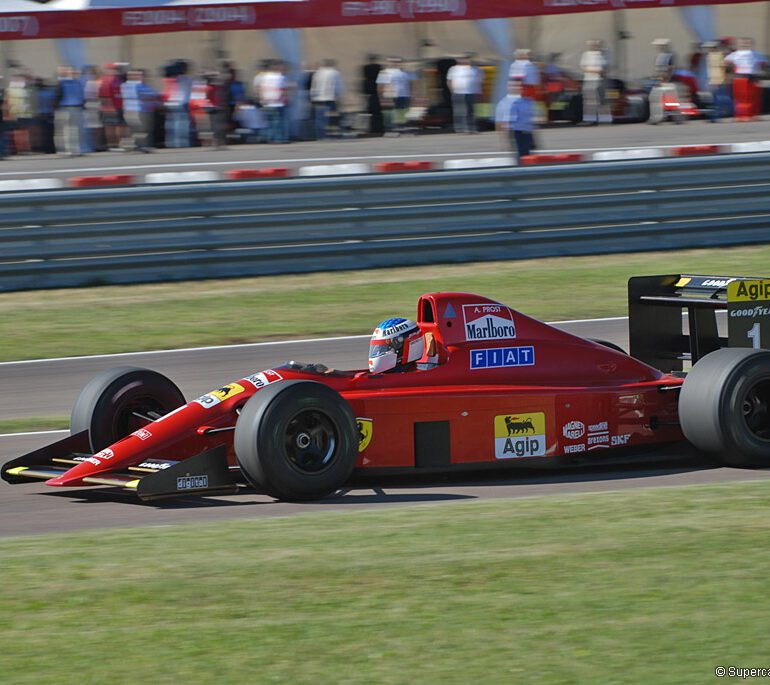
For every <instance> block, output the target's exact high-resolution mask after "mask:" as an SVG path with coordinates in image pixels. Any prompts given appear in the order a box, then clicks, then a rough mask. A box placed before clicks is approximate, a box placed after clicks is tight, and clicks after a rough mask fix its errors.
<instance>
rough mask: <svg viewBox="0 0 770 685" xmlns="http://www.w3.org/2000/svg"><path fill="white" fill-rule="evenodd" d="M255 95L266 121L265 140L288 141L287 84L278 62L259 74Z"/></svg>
mask: <svg viewBox="0 0 770 685" xmlns="http://www.w3.org/2000/svg"><path fill="white" fill-rule="evenodd" d="M257 95H258V97H259V103H260V105H261V106H262V111H263V112H264V114H265V120H266V122H267V133H266V136H267V142H268V143H288V142H289V136H288V115H287V111H286V106H287V105H288V102H289V84H288V81H287V79H286V76H285V75H284V73H283V65H282V64H281V63H280V62H277V61H276V62H272V63H271V64H270V67H269V68H268V69H267V70H266V71H265V72H263V73H262V74H260V75H259V81H258V93H257Z"/></svg>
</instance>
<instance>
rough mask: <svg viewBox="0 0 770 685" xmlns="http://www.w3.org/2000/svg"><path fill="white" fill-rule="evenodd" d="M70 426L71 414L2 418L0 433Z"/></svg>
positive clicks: (58, 428)
mask: <svg viewBox="0 0 770 685" xmlns="http://www.w3.org/2000/svg"><path fill="white" fill-rule="evenodd" d="M69 427H70V417H69V416H50V417H46V416H35V417H31V418H28V419H3V420H0V435H2V434H3V433H23V432H25V431H49V430H60V429H63V428H69Z"/></svg>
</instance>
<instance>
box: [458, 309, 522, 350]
mask: <svg viewBox="0 0 770 685" xmlns="http://www.w3.org/2000/svg"><path fill="white" fill-rule="evenodd" d="M463 321H464V323H465V339H466V340H469V341H471V342H472V341H475V340H508V339H510V338H515V337H516V327H515V326H514V324H513V314H512V313H511V310H510V309H508V307H504V306H503V305H501V304H464V305H463Z"/></svg>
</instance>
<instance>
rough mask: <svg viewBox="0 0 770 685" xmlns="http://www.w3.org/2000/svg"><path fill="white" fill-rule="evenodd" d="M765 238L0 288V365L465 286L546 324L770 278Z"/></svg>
mask: <svg viewBox="0 0 770 685" xmlns="http://www.w3.org/2000/svg"><path fill="white" fill-rule="evenodd" d="M768 264H770V245H767V246H755V247H741V248H733V249H718V250H688V251H682V252H659V253H643V254H624V255H603V256H600V257H568V258H560V259H538V260H525V261H506V262H485V263H475V264H463V265H444V266H431V267H413V268H402V269H378V270H367V271H350V272H334V273H320V274H310V275H298V276H277V277H265V278H251V279H233V280H218V281H191V282H184V283H164V284H155V285H140V286H109V287H94V288H83V289H68V290H45V291H32V292H21V293H3V294H0V361H4V360H13V359H34V358H42V357H61V356H70V355H81V354H103V353H110V352H128V351H137V350H148V349H161V348H163V349H169V348H176V347H191V346H198V345H215V344H227V343H240V342H253V341H259V340H269V339H282V338H297V337H314V336H333V335H343V334H349V333H368V332H371V330H372V329H373V328H374V326H376V325H377V323H379V321H381V320H382V319H384V318H386V317H388V316H395V315H404V316H415V307H416V303H417V298H418V297H419V296H420V295H421V294H422V293H424V292H429V291H432V290H465V291H470V292H476V293H478V294H481V295H486V296H488V297H492V298H495V299H498V300H501V301H503V302H505V303H506V304H509V305H511V306H513V307H515V308H517V309H520V310H521V311H523V312H524V313H527V314H531V315H533V316H536V317H540V318H542V319H545V320H556V319H573V318H584V317H594V316H610V315H622V314H625V313H626V281H627V279H628V277H629V276H632V275H639V274H651V273H679V272H696V273H698V272H700V273H713V274H727V275H745V274H749V275H768V271H769V270H770V268H769V267H768Z"/></svg>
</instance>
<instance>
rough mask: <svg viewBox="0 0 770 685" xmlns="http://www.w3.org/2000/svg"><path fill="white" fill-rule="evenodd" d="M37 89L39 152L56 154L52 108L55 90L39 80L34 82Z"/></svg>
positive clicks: (49, 84) (47, 83)
mask: <svg viewBox="0 0 770 685" xmlns="http://www.w3.org/2000/svg"><path fill="white" fill-rule="evenodd" d="M35 87H36V88H37V126H38V130H39V131H40V148H39V149H40V151H41V152H43V153H45V154H47V155H52V154H55V153H56V142H55V139H54V106H55V101H56V88H55V87H54V86H53V85H51V83H49V82H47V81H44V80H43V79H41V78H38V79H36V80H35Z"/></svg>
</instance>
